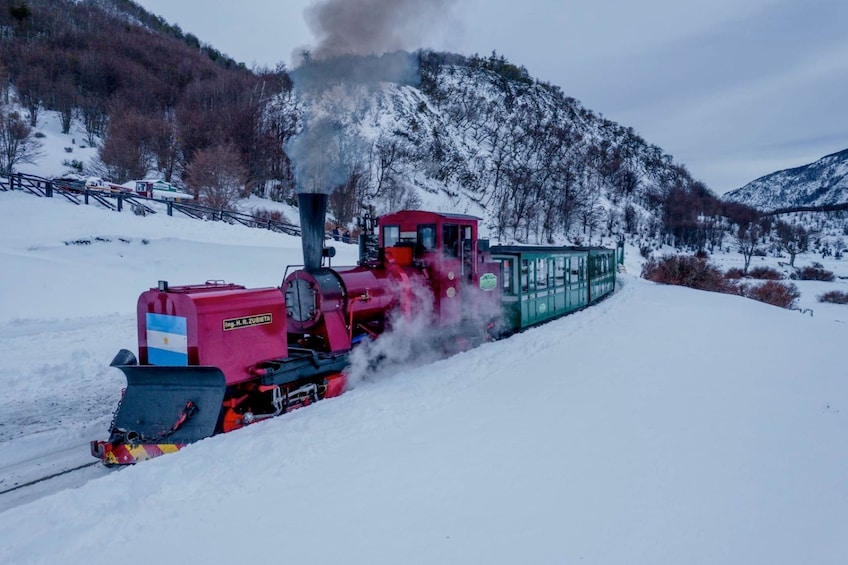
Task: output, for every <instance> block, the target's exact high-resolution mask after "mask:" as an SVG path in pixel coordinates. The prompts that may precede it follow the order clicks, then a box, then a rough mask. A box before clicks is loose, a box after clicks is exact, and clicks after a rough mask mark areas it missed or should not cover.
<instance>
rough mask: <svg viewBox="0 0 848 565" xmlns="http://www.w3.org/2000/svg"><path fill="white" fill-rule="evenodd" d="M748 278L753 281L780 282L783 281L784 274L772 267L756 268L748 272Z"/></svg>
mask: <svg viewBox="0 0 848 565" xmlns="http://www.w3.org/2000/svg"><path fill="white" fill-rule="evenodd" d="M748 276H749V277H751V278H752V279H758V280H763V281H779V280H781V279H783V273H781V272H780V271H778V270H777V269H772V268H771V267H754V268H753V269H750V270H749V271H748Z"/></svg>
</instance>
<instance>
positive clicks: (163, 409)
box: [91, 365, 227, 465]
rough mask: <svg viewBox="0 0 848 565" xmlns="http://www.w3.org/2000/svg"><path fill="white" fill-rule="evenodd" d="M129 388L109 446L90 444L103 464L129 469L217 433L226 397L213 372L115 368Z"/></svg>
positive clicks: (221, 381)
mask: <svg viewBox="0 0 848 565" xmlns="http://www.w3.org/2000/svg"><path fill="white" fill-rule="evenodd" d="M116 368H118V369H120V370H121V371H123V373H124V375H125V376H126V377H127V388H126V390H125V391H124V395H123V398H122V399H121V404H120V406H119V407H118V411H117V413H116V414H115V419H114V421H113V423H112V429H111V430H110V437H109V441H106V442H103V441H94V442H92V443H91V453H92V455H94V456H95V457H97V458H98V459H100V460H102V461H103V462H104V463H106V464H107V465H127V464H132V463H136V462H138V461H143V460H145V459H150V458H152V457H156V456H158V455H161V454H163V453H170V452H173V451H177V450H178V449H180V448H181V447H183V446H185V445H186V444H189V443H192V442H195V441H198V440H201V439H203V438H206V437H209V436H211V435H213V434H214V433H215V428H216V426H217V424H218V417H219V415H220V413H221V405H222V403H223V400H224V393H225V392H226V388H227V385H226V379H225V377H224V374H223V373H222V372H221V370H220V369H218V368H217V367H199V366H185V367H181V366H180V367H161V366H155V365H117V366H116Z"/></svg>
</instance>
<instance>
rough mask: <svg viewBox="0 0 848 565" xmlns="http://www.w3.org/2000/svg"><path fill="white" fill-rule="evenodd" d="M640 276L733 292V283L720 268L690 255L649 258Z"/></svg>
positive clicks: (705, 288) (668, 282)
mask: <svg viewBox="0 0 848 565" xmlns="http://www.w3.org/2000/svg"><path fill="white" fill-rule="evenodd" d="M642 277H643V278H645V279H648V280H650V281H654V282H658V283H662V284H675V285H680V286H688V287H689V288H696V289H698V290H709V291H713V292H727V293H735V292H736V289H735V286H734V285H733V283H731V282H730V281H728V280H727V279H726V278H725V277H724V273H722V272H721V269H719V268H718V267H716V266H715V265H713V264H712V263H710V262H709V261H706V260H704V259H698V258H697V257H692V256H690V255H665V256H663V257H661V258H659V259H649V260H648V262H647V263H645V264H644V266H643V267H642Z"/></svg>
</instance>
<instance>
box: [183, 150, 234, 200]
mask: <svg viewBox="0 0 848 565" xmlns="http://www.w3.org/2000/svg"><path fill="white" fill-rule="evenodd" d="M187 172H188V175H187V176H188V185H189V186H190V187H191V188H192V189H193V190H194V192H195V194H197V196H198V198H199V199H200V201H201V203H203V204H205V205H206V206H210V207H212V208H221V209H224V210H232V209H233V208H235V206H236V203H237V202H238V199H239V198H240V197H241V196H242V192H243V191H244V185H245V183H246V182H247V170H246V169H245V167H244V165H243V164H242V162H241V158H240V156H239V153H238V150H237V149H236V148H235V147H233V146H232V145H216V146H215V147H212V148H209V149H202V150H200V151H198V152H197V155H196V156H195V157H194V161H192V162H191V164H190V165H189V166H188V170H187Z"/></svg>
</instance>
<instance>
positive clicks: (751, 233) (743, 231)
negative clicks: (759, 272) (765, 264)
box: [736, 223, 762, 273]
mask: <svg viewBox="0 0 848 565" xmlns="http://www.w3.org/2000/svg"><path fill="white" fill-rule="evenodd" d="M761 235H762V230H761V229H760V226H759V225H758V224H754V223H747V224H743V225H741V226H739V231H738V232H737V233H736V243H737V245H738V246H739V253H741V254H742V258H743V259H744V261H745V266H744V268H743V269H742V272H744V273H747V272H748V267H750V266H751V257H753V256H754V251H755V250H756V249H757V244H758V243H759V242H760V236H761Z"/></svg>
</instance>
